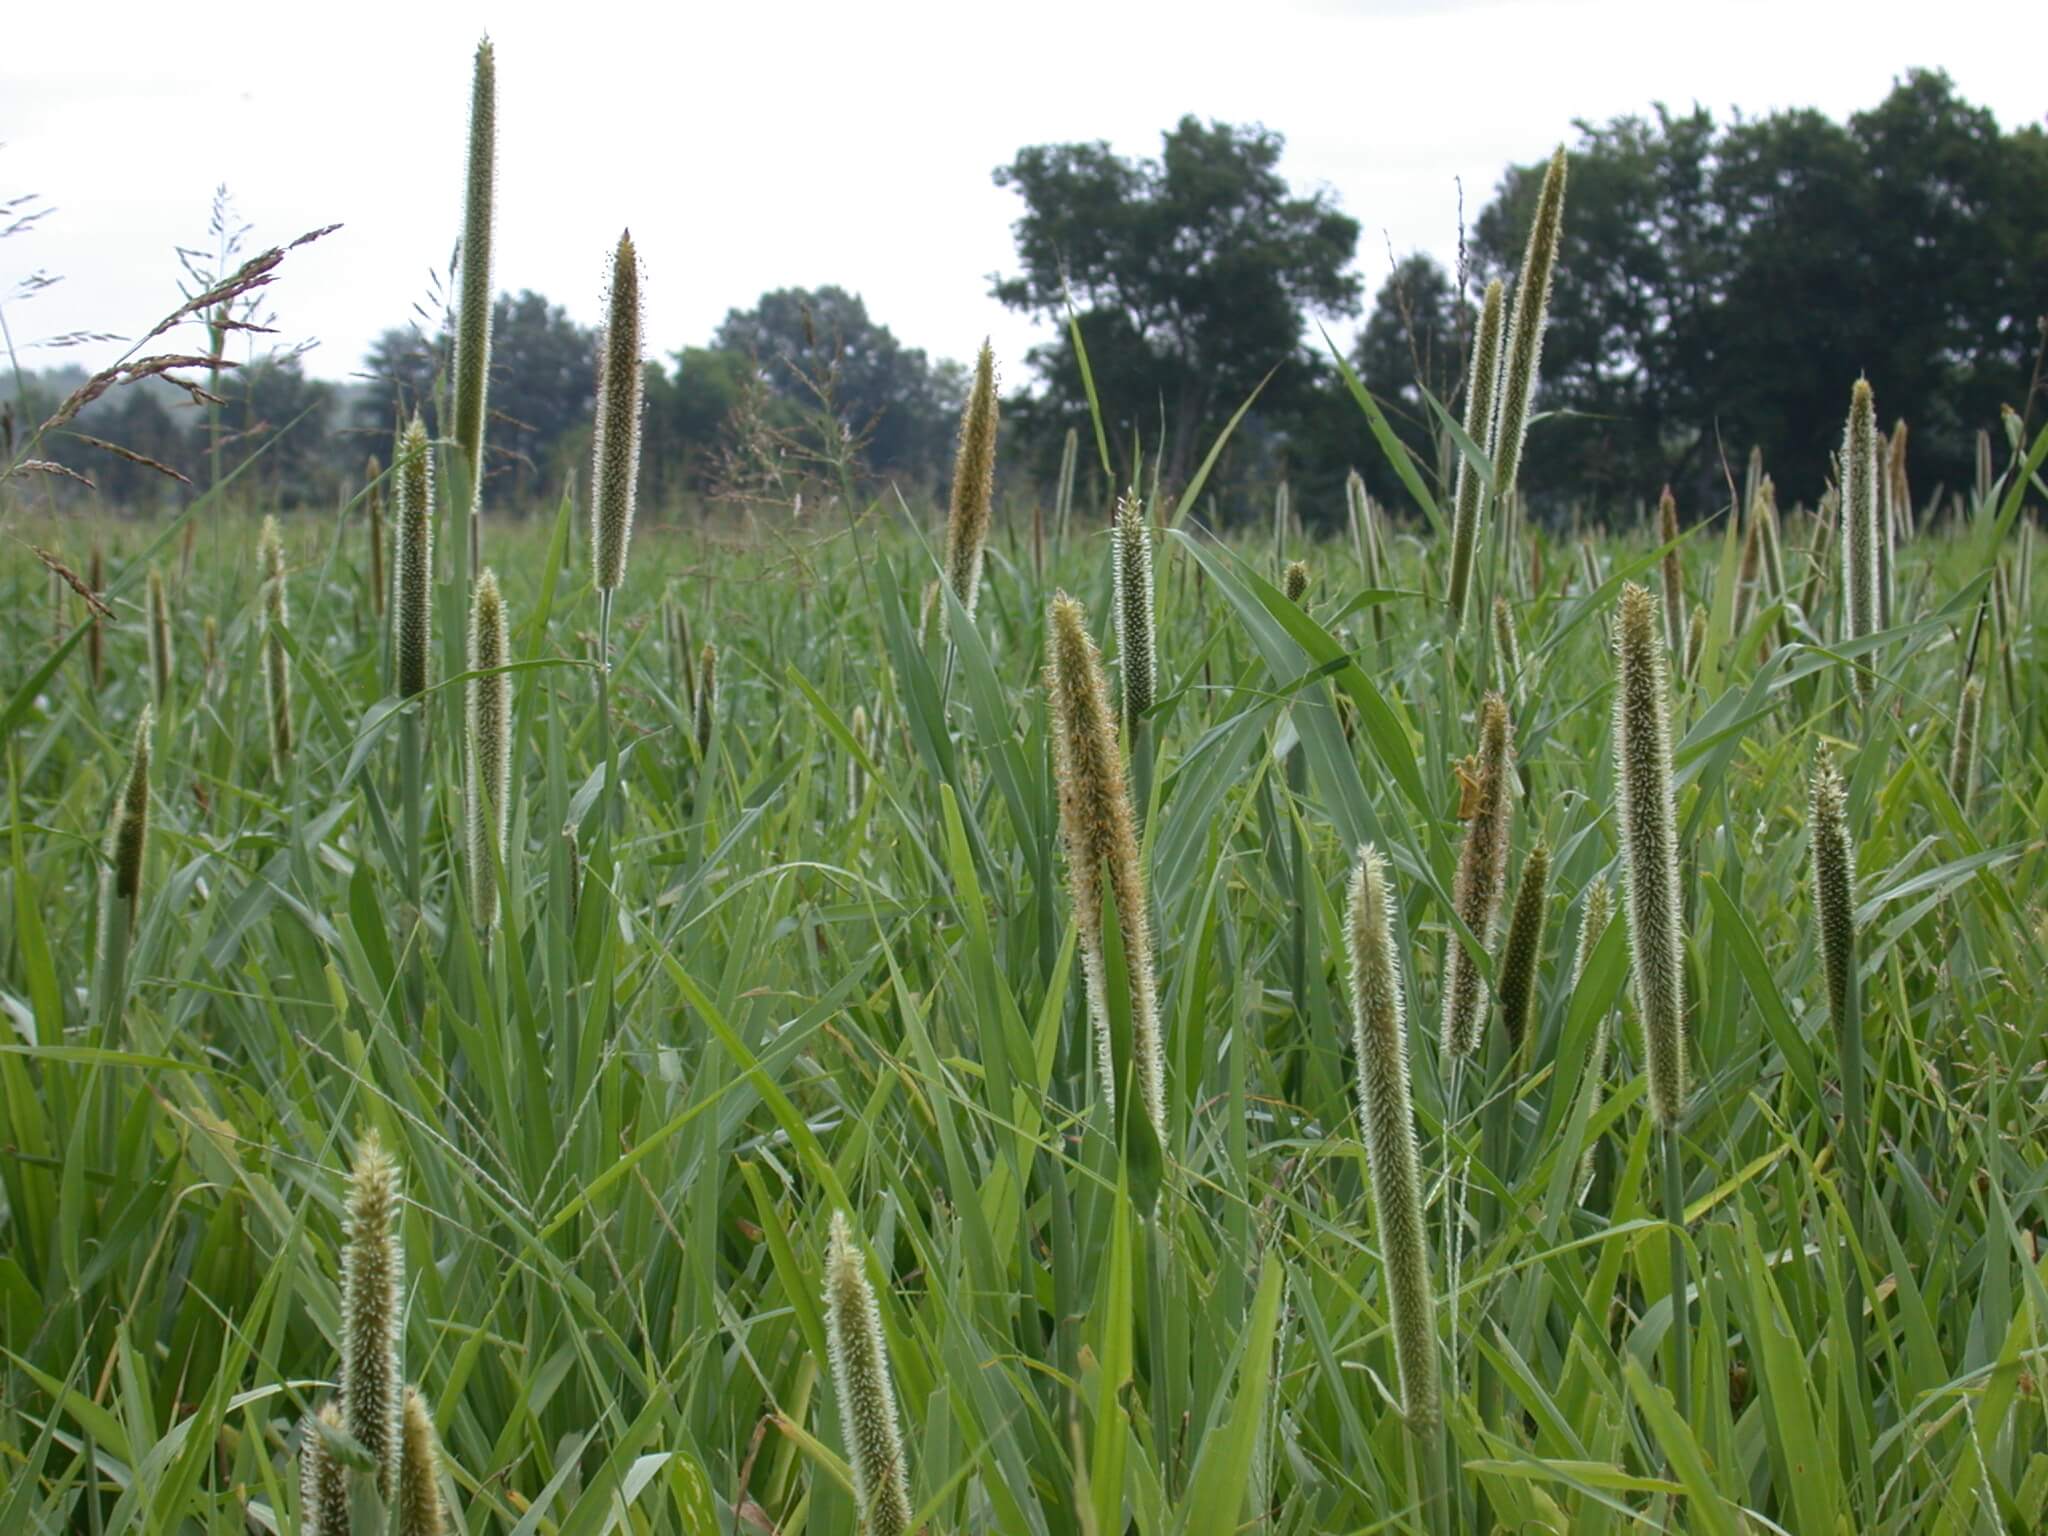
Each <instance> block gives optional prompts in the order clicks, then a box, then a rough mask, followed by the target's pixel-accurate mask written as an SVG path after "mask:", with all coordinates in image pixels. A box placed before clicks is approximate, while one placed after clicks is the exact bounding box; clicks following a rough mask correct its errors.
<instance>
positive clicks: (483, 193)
mask: <svg viewBox="0 0 2048 1536" xmlns="http://www.w3.org/2000/svg"><path fill="white" fill-rule="evenodd" d="M497 161H498V71H497V63H496V56H495V54H494V53H493V52H492V49H491V40H490V39H489V38H488V37H487V38H485V39H484V40H483V41H482V42H480V43H478V44H477V45H476V69H475V74H474V76H473V78H472V80H471V83H470V96H469V172H468V176H467V178H466V180H465V182H464V189H463V201H462V273H461V303H460V307H459V308H458V310H457V313H456V322H455V448H456V451H457V452H458V453H460V454H461V455H462V462H463V465H464V467H465V468H466V469H467V470H468V471H469V495H470V505H469V517H470V523H469V537H470V549H469V557H470V564H471V568H472V569H474V568H475V566H476V564H477V561H478V557H479V555H480V553H481V550H480V549H479V524H480V516H481V509H482V505H483V485H484V400H485V395H486V391H487V390H488V387H489V383H490V372H491V219H492V201H493V196H494V192H495V189H496V184H497V175H498V166H497Z"/></svg>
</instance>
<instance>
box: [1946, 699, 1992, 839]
mask: <svg viewBox="0 0 2048 1536" xmlns="http://www.w3.org/2000/svg"><path fill="white" fill-rule="evenodd" d="M1983 714H1984V679H1983V678H1981V677H1973V678H1971V679H1970V680H1969V681H1968V682H1967V683H1965V684H1963V697H1962V701H1961V702H1960V703H1959V704H1957V705H1956V734H1955V742H1954V745H1953V746H1952V747H1951V748H1950V750H1949V756H1948V792H1949V793H1950V794H1951V795H1953V796H1954V797H1955V802H1956V804H1957V805H1959V806H1961V807H1962V808H1963V814H1964V815H1966V816H1967V815H1968V814H1969V812H1970V801H1971V800H1972V799H1973V798H1975V795H1976V790H1977V737H1978V733H1979V731H1978V728H1979V726H1980V724H1981V723H1982V720H1983Z"/></svg>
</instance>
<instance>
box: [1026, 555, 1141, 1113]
mask: <svg viewBox="0 0 2048 1536" xmlns="http://www.w3.org/2000/svg"><path fill="white" fill-rule="evenodd" d="M1047 622H1048V626H1049V630H1050V638H1049V643H1048V648H1047V649H1048V655H1049V658H1050V659H1049V660H1048V662H1047V666H1046V693H1047V695H1048V697H1049V698H1050V700H1051V704H1052V718H1053V763H1054V767H1055V770H1056V772H1057V776H1058V779H1059V797H1060V832H1061V838H1062V841H1063V842H1064V844H1065V846H1066V854H1067V888H1068V891H1069V893H1070V894H1071V896H1072V898H1073V902H1074V913H1075V918H1076V920H1077V922H1078V924H1079V926H1080V932H1081V958H1082V968H1083V972H1084V975H1085V977H1086V981H1087V992H1088V1016H1089V1019H1090V1021H1091V1022H1092V1023H1093V1025H1094V1027H1095V1042H1096V1057H1097V1063H1098V1066H1099V1067H1100V1069H1101V1073H1102V1088H1103V1094H1104V1098H1105V1101H1106V1102H1107V1103H1108V1104H1109V1106H1110V1110H1111V1112H1112V1114H1114V1112H1115V1108H1116V1093H1117V1088H1118V1084H1117V1081H1116V1073H1115V1068H1114V1057H1113V1055H1112V1052H1111V1049H1110V1031H1109V1009H1108V1003H1107V998H1106V995H1105V991H1106V988H1107V986H1108V977H1107V972H1106V970H1105V961H1104V959H1103V927H1102V918H1103V901H1102V894H1103V881H1104V879H1105V878H1107V880H1108V882H1109V891H1110V894H1111V896H1112V897H1113V898H1114V900H1115V903H1116V918H1117V923H1118V933H1119V936H1120V937H1121V939H1122V941H1123V955H1124V969H1125V972H1126V975H1127V976H1128V978H1129V986H1130V1011H1131V1035H1132V1039H1131V1052H1132V1057H1133V1062H1132V1068H1133V1073H1134V1075H1135V1077H1136V1081H1137V1091H1138V1097H1139V1100H1140V1102H1141V1104H1142V1105H1143V1107H1144V1111H1145V1114H1146V1116H1147V1118H1149V1119H1150V1121H1151V1122H1152V1129H1153V1131H1154V1133H1155V1134H1156V1135H1157V1137H1158V1139H1159V1144H1160V1146H1161V1147H1162V1148H1164V1146H1165V1145H1166V1078H1165V1063H1164V1060H1163V1055H1164V1052H1163V1049H1162V1044H1161V1040H1160V1032H1159V1006H1158V999H1157V995H1156V991H1155V984H1154V980H1153V970H1152V928H1151V920H1150V916H1149V912H1148V909H1147V905H1146V896H1145V881H1144V876H1143V874H1142V872H1141V870H1140V868H1139V862H1138V840H1137V836H1136V832H1135V826H1134V823H1135V818H1134V816H1133V813H1132V810H1131V797H1130V791H1129V789H1128V787H1127V785H1126V783H1125V779H1124V763H1123V753H1122V752H1121V751H1120V750H1119V748H1118V743H1117V733H1116V718H1115V716H1114V715H1112V714H1111V712H1110V708H1109V687H1108V684H1107V683H1106V682H1105V681H1104V679H1103V675H1102V658H1101V655H1100V654H1099V653H1098V652H1097V650H1096V648H1095V640H1094V638H1093V637H1092V636H1091V635H1090V634H1089V633H1088V623H1087V617H1086V615H1085V614H1084V613H1083V612H1082V610H1081V605H1080V604H1079V603H1077V602H1075V601H1074V599H1072V598H1071V597H1069V596H1067V594H1066V593H1064V592H1061V593H1058V594H1056V595H1055V596H1054V598H1053V600H1052V606H1051V609H1050V611H1049V614H1048V620H1047Z"/></svg>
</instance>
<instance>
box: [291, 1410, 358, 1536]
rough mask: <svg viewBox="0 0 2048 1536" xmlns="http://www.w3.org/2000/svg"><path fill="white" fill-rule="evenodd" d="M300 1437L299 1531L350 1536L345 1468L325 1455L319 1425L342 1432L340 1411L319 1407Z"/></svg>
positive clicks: (311, 1535)
mask: <svg viewBox="0 0 2048 1536" xmlns="http://www.w3.org/2000/svg"><path fill="white" fill-rule="evenodd" d="M315 1419H316V1420H317V1422H314V1421H308V1422H307V1424H306V1426H305V1428H304V1430H303V1431H302V1432H301V1433H300V1436H299V1529H300V1530H301V1531H302V1532H304V1533H306V1536H349V1512H348V1505H349V1499H348V1468H347V1467H345V1466H343V1465H342V1464H341V1463H340V1462H338V1461H336V1460H335V1459H334V1458H333V1457H332V1456H330V1455H328V1454H327V1442H326V1441H324V1440H322V1439H321V1438H320V1425H323V1424H324V1425H325V1426H326V1427H327V1428H328V1429H331V1430H335V1431H341V1430H342V1422H341V1410H340V1409H339V1408H337V1407H336V1406H335V1405H334V1404H333V1403H322V1404H321V1405H320V1411H319V1413H318V1414H316V1415H315Z"/></svg>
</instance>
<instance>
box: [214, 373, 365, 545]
mask: <svg viewBox="0 0 2048 1536" xmlns="http://www.w3.org/2000/svg"><path fill="white" fill-rule="evenodd" d="M230 377H232V379H233V381H234V382H233V384H232V386H231V388H232V389H233V391H234V392H233V394H231V395H230V396H229V397H228V404H227V409H226V410H224V411H223V412H222V418H223V421H224V423H225V425H226V429H227V435H226V439H225V441H226V444H227V448H226V452H225V453H224V455H223V458H224V462H225V464H226V466H227V467H228V468H230V469H231V468H232V467H233V466H234V465H235V464H236V463H238V462H240V461H241V460H243V459H245V458H247V457H248V456H250V455H251V454H255V453H256V452H257V451H258V450H259V449H261V450H262V452H261V457H259V458H257V459H256V461H255V462H254V463H253V464H252V465H250V467H249V469H248V470H247V472H246V473H245V474H244V475H243V476H242V478H241V479H240V480H239V481H237V483H236V489H237V490H238V491H239V492H240V493H241V494H242V495H243V496H244V497H247V498H249V499H250V500H251V501H252V502H253V503H254V504H257V505H261V506H264V507H281V506H312V505H319V504H322V503H324V502H326V501H327V500H328V499H329V498H330V497H332V496H333V494H334V492H335V489H336V486H337V484H338V482H337V480H336V479H335V475H334V470H333V466H332V460H331V456H330V455H329V453H328V437H329V429H330V427H331V425H332V419H333V406H334V386H333V385H331V384H329V383H327V382H326V381H325V380H322V379H309V378H307V377H306V370H305V365H304V363H303V361H302V360H301V359H300V357H299V355H298V354H297V353H295V352H278V353H273V354H271V355H270V356H268V357H260V358H257V359H255V360H254V361H252V362H250V363H249V364H248V365H247V366H245V367H242V368H237V369H236V370H235V371H234V373H233V374H232V375H230Z"/></svg>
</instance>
